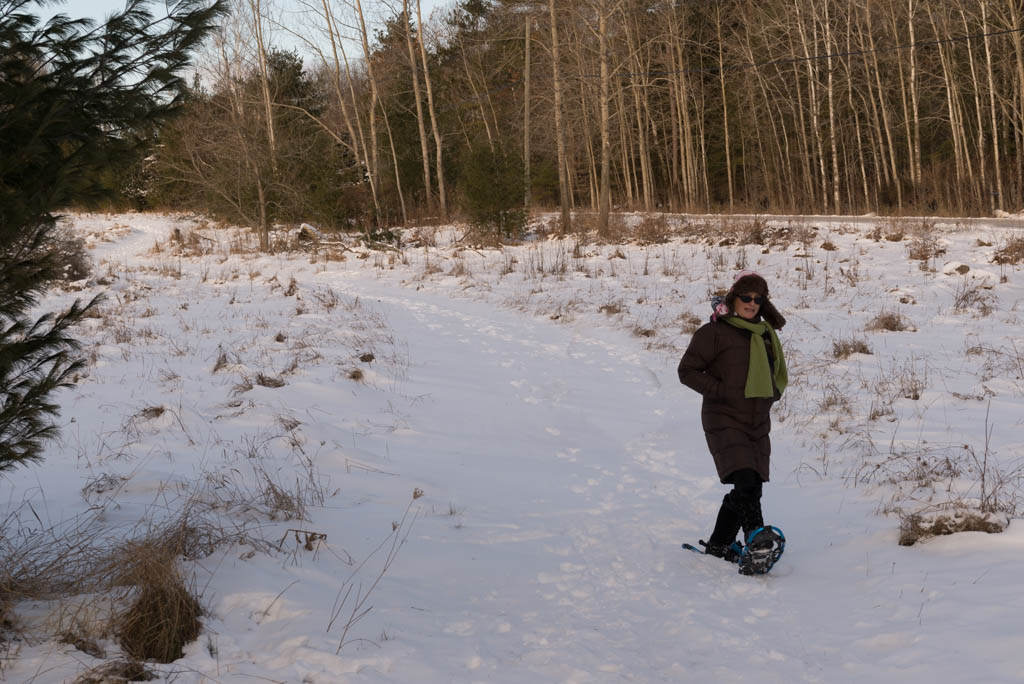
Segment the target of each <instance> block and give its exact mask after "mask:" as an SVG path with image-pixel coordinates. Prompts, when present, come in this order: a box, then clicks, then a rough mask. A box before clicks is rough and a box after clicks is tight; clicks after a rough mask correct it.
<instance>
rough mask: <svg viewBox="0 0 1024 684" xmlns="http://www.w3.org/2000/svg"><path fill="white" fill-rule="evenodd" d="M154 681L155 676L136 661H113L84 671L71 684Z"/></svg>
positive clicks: (113, 683)
mask: <svg viewBox="0 0 1024 684" xmlns="http://www.w3.org/2000/svg"><path fill="white" fill-rule="evenodd" d="M155 679H157V676H156V675H155V674H153V673H152V672H150V671H149V670H147V669H146V668H145V666H144V665H143V664H142V663H140V662H139V661H137V660H115V661H113V662H109V663H103V664H102V665H97V666H96V667H94V668H91V669H89V670H86V671H85V672H83V673H82V674H80V675H79V676H78V677H76V678H75V680H74V682H73V684H121V682H125V683H127V682H149V681H153V680H155Z"/></svg>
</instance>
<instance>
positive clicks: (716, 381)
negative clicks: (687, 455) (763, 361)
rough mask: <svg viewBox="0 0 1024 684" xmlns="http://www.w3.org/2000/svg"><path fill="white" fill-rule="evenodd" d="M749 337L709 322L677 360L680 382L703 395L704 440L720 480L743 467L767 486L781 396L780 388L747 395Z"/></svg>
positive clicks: (694, 335) (720, 322)
mask: <svg viewBox="0 0 1024 684" xmlns="http://www.w3.org/2000/svg"><path fill="white" fill-rule="evenodd" d="M750 336H751V333H750V332H749V331H747V330H742V329H740V328H736V327H734V326H732V325H729V324H728V323H725V322H724V321H715V322H711V323H707V324H705V325H703V326H701V327H700V328H699V329H698V330H697V332H695V333H694V334H693V338H692V339H691V340H690V345H689V346H688V347H687V348H686V353H685V354H683V358H682V360H681V361H680V362H679V381H680V382H682V383H683V384H684V385H686V386H687V387H689V388H690V389H693V390H695V391H697V392H699V393H700V394H701V395H702V396H703V397H704V403H703V406H702V407H701V414H700V415H701V423H702V424H703V426H704V436H705V438H706V439H707V442H708V448H709V449H710V450H711V455H712V456H713V457H714V459H715V467H716V468H717V469H718V477H719V479H720V480H721V481H722V482H723V483H726V484H728V483H729V482H730V480H731V477H732V474H733V473H735V472H736V471H737V470H742V469H744V468H751V469H753V470H756V471H757V473H758V474H759V475H760V476H761V479H762V480H764V481H765V482H767V481H768V475H769V472H768V471H769V468H768V464H769V457H770V456H771V451H772V445H771V440H770V439H769V437H768V433H769V432H770V431H771V428H772V423H771V416H770V415H769V411H770V410H771V407H772V404H773V403H775V401H776V399H778V398H779V396H780V395H779V392H778V390H776V391H775V397H774V398H770V399H769V398H757V399H747V398H746V397H744V396H743V388H744V387H745V386H746V384H747V368H748V366H749V364H750ZM767 348H768V355H769V361H770V362H772V363H774V360H773V359H772V358H771V345H770V344H769V345H767Z"/></svg>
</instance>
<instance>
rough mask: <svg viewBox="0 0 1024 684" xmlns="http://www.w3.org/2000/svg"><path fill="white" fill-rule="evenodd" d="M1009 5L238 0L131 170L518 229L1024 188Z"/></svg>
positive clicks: (337, 221)
mask: <svg viewBox="0 0 1024 684" xmlns="http://www.w3.org/2000/svg"><path fill="white" fill-rule="evenodd" d="M1021 12H1022V9H1021V6H1020V3H1019V2H1017V1H1016V0H944V1H943V2H922V1H921V0H854V1H853V2H833V1H830V2H821V1H819V0H786V1H779V2H751V1H748V0H721V1H716V2H690V1H679V2H674V3H665V2H656V3H651V2H636V1H630V0H592V1H583V0H580V1H575V2H565V1H564V0H563V1H556V0H549V1H548V2H533V3H531V2H525V3H524V2H517V3H511V2H488V1H486V0H464V1H463V2H458V3H455V4H450V5H447V6H438V7H434V8H433V9H432V11H431V12H430V14H429V16H428V15H427V14H426V13H425V8H423V7H421V6H420V4H419V2H418V1H417V0H403V2H402V3H400V4H399V3H395V2H391V3H386V2H374V1H373V0H366V1H364V0H351V1H348V0H296V2H294V3H289V4H288V5H287V6H285V5H283V4H276V0H238V2H236V3H235V5H234V6H233V8H232V10H231V13H230V15H229V16H228V17H227V18H226V19H225V20H224V22H223V24H222V27H221V30H220V31H219V33H218V34H217V35H216V36H215V37H214V38H213V40H212V41H211V42H210V44H209V46H208V49H207V50H206V52H205V54H204V55H203V57H202V58H201V60H200V62H201V64H202V68H201V69H200V70H199V71H198V72H197V74H196V76H195V78H194V81H193V83H192V87H191V88H190V91H189V95H188V100H187V102H186V104H185V106H184V111H183V114H182V116H180V117H179V118H178V119H177V120H176V121H175V122H174V123H172V124H171V125H170V126H167V127H164V128H162V129H161V130H160V131H159V133H158V134H157V136H156V138H155V139H154V140H153V141H152V142H153V147H152V150H151V153H150V154H149V155H148V156H146V158H145V163H144V164H139V165H137V166H135V167H134V168H133V169H131V170H130V173H129V172H126V175H130V176H131V178H130V180H131V182H130V183H128V185H129V186H130V187H129V188H128V189H127V191H126V192H127V195H128V196H129V197H134V200H135V201H136V202H137V203H140V204H142V205H146V204H148V205H149V206H152V207H164V208H167V207H170V208H191V209H197V210H203V211H207V212H211V213H213V214H214V215H218V216H219V217H221V218H223V219H225V220H230V221H233V222H237V223H239V224H245V225H251V226H258V227H260V229H261V230H260V233H261V234H262V235H264V236H266V235H267V234H268V233H267V231H268V227H271V226H273V225H274V224H275V223H297V222H301V221H308V222H310V223H312V224H314V225H316V226H318V227H322V228H342V229H344V228H346V227H349V228H352V227H354V228H357V229H361V230H371V231H382V236H385V235H384V234H386V233H387V227H388V226H396V225H403V224H408V223H409V222H413V221H429V220H430V219H432V218H436V219H439V220H448V219H451V218H453V217H454V218H468V219H469V220H470V221H471V222H473V223H475V224H478V225H481V226H485V227H489V228H490V229H492V230H494V231H497V232H501V233H505V234H506V235H511V234H514V233H515V232H516V230H517V228H518V227H519V226H521V225H522V222H521V219H522V217H523V216H524V215H525V214H526V213H528V212H529V211H530V210H532V209H550V208H556V207H557V208H560V217H561V229H562V230H569V229H571V227H572V223H573V221H574V220H577V221H583V222H585V223H586V227H588V228H596V229H597V231H598V232H599V233H603V234H607V233H608V231H610V230H612V228H611V227H610V224H614V221H615V218H614V216H612V211H613V208H614V210H615V211H647V212H652V211H655V212H740V211H743V212H758V213H801V214H807V213H814V214H862V213H869V212H875V213H878V214H884V215H922V214H925V215H950V216H962V215H992V214H993V213H996V214H998V213H999V212H1016V211H1018V210H1020V209H1021V204H1022V201H1021V196H1022V186H1024V156H1022V150H1024V97H1022V93H1024V50H1022V44H1021V40H1022V36H1021V32H1022V30H1024V29H1022V21H1021ZM133 193H134V195H133ZM610 216H611V219H610V218H609V217H610ZM574 217H575V218H574ZM265 239H266V238H265Z"/></svg>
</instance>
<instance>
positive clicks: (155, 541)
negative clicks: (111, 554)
mask: <svg viewBox="0 0 1024 684" xmlns="http://www.w3.org/2000/svg"><path fill="white" fill-rule="evenodd" d="M179 543H180V540H176V539H173V538H171V539H167V538H161V537H156V538H150V539H144V540H142V541H138V542H129V543H128V544H127V545H125V547H124V549H123V550H122V552H121V554H120V555H121V557H122V562H123V563H124V566H123V567H124V571H123V573H122V575H121V577H120V578H119V580H120V583H122V584H124V585H127V586H129V587H131V588H130V589H129V592H128V594H129V595H130V597H131V603H130V605H129V606H128V607H127V608H126V609H124V610H123V611H122V612H121V613H120V614H119V615H118V616H117V617H116V625H115V630H116V632H117V635H118V638H119V640H120V643H121V647H122V648H123V649H124V650H125V652H126V653H128V654H129V655H131V656H132V657H133V658H138V659H140V660H154V661H156V662H159V663H170V662H173V661H175V660H177V659H178V658H180V657H181V656H182V655H183V649H184V647H185V645H186V644H188V643H189V642H192V641H195V640H196V639H197V638H198V637H199V631H200V629H201V628H202V624H201V623H200V621H199V617H200V615H202V612H203V610H202V607H201V606H200V605H199V600H198V599H197V598H196V597H195V594H194V591H193V589H192V588H191V587H190V586H189V585H188V584H187V583H186V582H185V579H184V578H183V577H182V575H181V572H180V570H179V569H178V563H177V558H178V556H179V555H180V553H179V549H178V548H177V547H178V546H179Z"/></svg>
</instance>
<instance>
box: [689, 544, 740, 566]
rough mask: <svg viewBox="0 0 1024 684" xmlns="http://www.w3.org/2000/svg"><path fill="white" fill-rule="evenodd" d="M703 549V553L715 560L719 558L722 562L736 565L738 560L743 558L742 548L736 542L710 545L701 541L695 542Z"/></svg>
mask: <svg viewBox="0 0 1024 684" xmlns="http://www.w3.org/2000/svg"><path fill="white" fill-rule="evenodd" d="M697 543H698V544H700V545H701V546H703V547H704V553H706V554H707V555H709V556H714V557H715V558H721V559H722V560H725V561H728V562H730V563H738V562H739V561H740V558H741V557H742V556H743V547H742V546H741V545H740V543H739V542H738V541H733V542H732V543H731V544H728V545H724V544H712V543H711V542H706V541H704V540H703V539H701V540H698V542H697Z"/></svg>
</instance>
